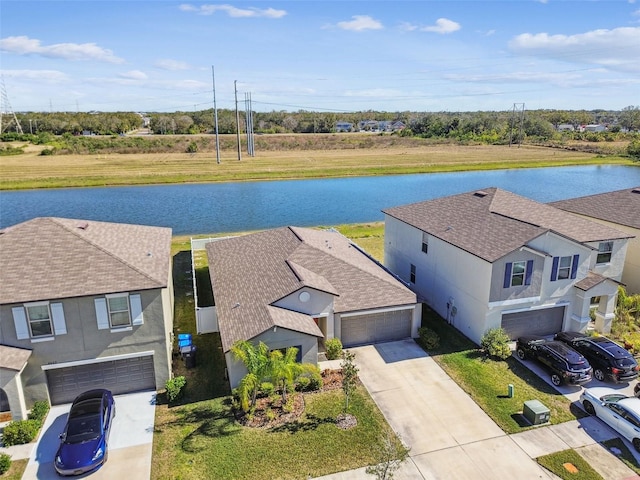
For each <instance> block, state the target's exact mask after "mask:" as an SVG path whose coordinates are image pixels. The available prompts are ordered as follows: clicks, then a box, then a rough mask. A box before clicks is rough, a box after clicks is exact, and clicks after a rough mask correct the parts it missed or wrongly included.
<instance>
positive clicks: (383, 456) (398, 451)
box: [365, 432, 409, 480]
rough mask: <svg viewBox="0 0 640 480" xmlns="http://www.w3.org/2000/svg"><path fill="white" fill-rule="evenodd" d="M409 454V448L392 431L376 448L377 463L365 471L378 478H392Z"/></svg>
mask: <svg viewBox="0 0 640 480" xmlns="http://www.w3.org/2000/svg"><path fill="white" fill-rule="evenodd" d="M408 456H409V449H408V448H407V447H405V446H404V445H402V444H401V443H400V441H398V440H397V439H395V438H394V437H393V435H391V432H387V435H386V436H384V437H382V438H381V440H380V443H379V444H378V445H377V448H376V457H377V458H378V464H377V465H370V466H368V467H367V468H366V470H365V472H366V473H367V474H368V475H373V476H375V477H376V479H377V480H391V479H392V478H393V476H394V475H395V473H396V470H398V468H400V465H401V464H402V462H404V461H405V460H406V459H407V457H408Z"/></svg>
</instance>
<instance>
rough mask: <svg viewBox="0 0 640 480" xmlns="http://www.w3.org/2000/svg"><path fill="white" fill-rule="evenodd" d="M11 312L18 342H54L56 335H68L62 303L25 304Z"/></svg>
mask: <svg viewBox="0 0 640 480" xmlns="http://www.w3.org/2000/svg"><path fill="white" fill-rule="evenodd" d="M11 311H12V313H13V324H14V326H15V328H16V338H17V339H18V340H25V339H28V338H31V339H32V342H35V341H38V339H39V340H40V341H46V340H53V336H54V335H64V334H65V333H67V325H66V323H65V319H64V308H63V307H62V303H49V302H33V303H25V304H24V306H19V307H13V308H12V309H11Z"/></svg>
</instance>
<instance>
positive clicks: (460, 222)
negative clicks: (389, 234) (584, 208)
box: [383, 187, 629, 262]
mask: <svg viewBox="0 0 640 480" xmlns="http://www.w3.org/2000/svg"><path fill="white" fill-rule="evenodd" d="M383 212H384V213H385V214H387V215H389V216H391V217H394V218H397V219H398V220H401V221H402V222H404V223H407V224H409V225H412V226H414V227H416V228H418V229H420V230H422V231H423V232H426V233H428V234H430V235H433V236H434V237H437V238H440V239H442V240H443V241H445V242H448V243H450V244H452V245H455V246H457V247H458V248H461V249H463V250H465V251H467V252H469V253H471V254H473V255H476V256H478V257H480V258H482V259H484V260H486V261H488V262H494V261H496V260H497V259H499V258H501V257H503V256H504V255H506V254H508V253H510V252H512V251H514V250H516V249H518V248H520V247H522V246H523V245H526V244H527V243H528V242H530V241H531V240H533V239H534V238H536V237H538V236H540V235H542V234H544V233H545V232H548V231H553V232H556V233H558V234H559V235H563V236H565V237H568V238H570V239H572V240H574V241H576V242H579V243H584V242H596V241H600V240H611V239H617V238H628V237H629V235H628V234H626V233H624V232H620V231H618V230H615V229H613V228H609V227H606V226H604V225H601V224H599V223H597V222H593V221H590V220H586V219H583V218H580V217H577V216H575V215H571V214H569V213H567V212H564V211H562V210H560V209H557V208H554V207H551V206H549V205H545V204H542V203H538V202H535V201H533V200H530V199H528V198H525V197H521V196H519V195H516V194H514V193H511V192H508V191H506V190H501V189H498V188H495V187H492V188H487V189H484V190H479V191H472V192H467V193H462V194H459V195H452V196H449V197H442V198H437V199H435V200H428V201H425V202H419V203H413V204H409V205H403V206H400V207H394V208H388V209H386V210H383Z"/></svg>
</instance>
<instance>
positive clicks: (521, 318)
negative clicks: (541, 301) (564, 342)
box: [502, 307, 564, 340]
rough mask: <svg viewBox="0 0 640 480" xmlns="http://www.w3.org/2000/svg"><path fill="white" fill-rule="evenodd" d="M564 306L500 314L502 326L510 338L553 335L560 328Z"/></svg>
mask: <svg viewBox="0 0 640 480" xmlns="http://www.w3.org/2000/svg"><path fill="white" fill-rule="evenodd" d="M563 319H564V307H554V308H544V309H540V310H530V311H526V312H518V313H507V314H504V315H502V328H504V329H505V331H506V332H507V334H508V335H509V337H510V338H511V339H512V340H515V339H516V338H518V337H519V336H521V335H542V336H546V335H553V334H554V333H557V332H559V331H561V330H562V320H563Z"/></svg>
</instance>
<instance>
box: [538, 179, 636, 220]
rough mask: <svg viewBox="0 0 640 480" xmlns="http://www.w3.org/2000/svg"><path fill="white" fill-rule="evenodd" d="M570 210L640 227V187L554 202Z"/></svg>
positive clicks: (556, 205) (552, 204) (553, 203)
mask: <svg viewBox="0 0 640 480" xmlns="http://www.w3.org/2000/svg"><path fill="white" fill-rule="evenodd" d="M549 205H551V206H554V207H556V208H560V209H562V210H566V211H568V212H572V213H577V214H579V215H585V216H587V217H591V218H597V219H599V220H604V221H607V222H611V223H617V224H618V225H625V226H627V227H632V228H638V229H640V187H635V188H625V189H623V190H616V191H614V192H607V193H599V194H597V195H588V196H586V197H578V198H571V199H569V200H561V201H559V202H552V203H549Z"/></svg>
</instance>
